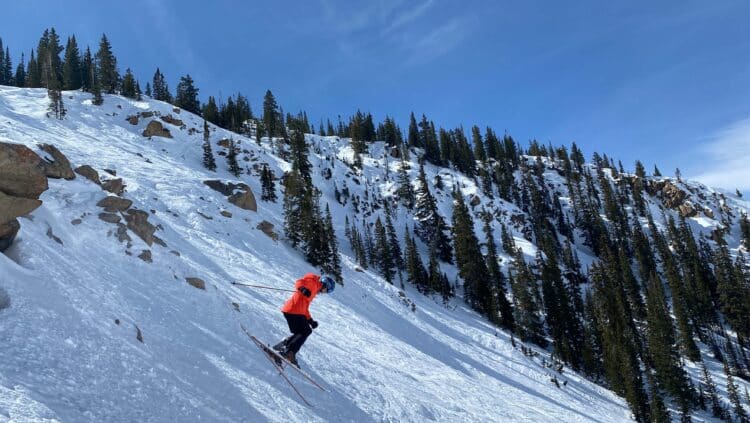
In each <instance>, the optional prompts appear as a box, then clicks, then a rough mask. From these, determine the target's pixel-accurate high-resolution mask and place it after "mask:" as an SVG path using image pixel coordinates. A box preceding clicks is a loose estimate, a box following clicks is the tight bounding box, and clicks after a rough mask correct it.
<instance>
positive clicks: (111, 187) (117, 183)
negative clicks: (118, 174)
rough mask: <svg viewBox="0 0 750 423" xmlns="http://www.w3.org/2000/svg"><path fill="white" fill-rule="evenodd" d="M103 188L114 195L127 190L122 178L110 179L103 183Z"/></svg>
mask: <svg viewBox="0 0 750 423" xmlns="http://www.w3.org/2000/svg"><path fill="white" fill-rule="evenodd" d="M102 189H103V190H105V191H109V192H111V193H112V194H114V195H122V193H123V192H125V184H123V183H122V178H117V179H110V180H108V181H104V182H103V183H102Z"/></svg>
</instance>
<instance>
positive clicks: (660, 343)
mask: <svg viewBox="0 0 750 423" xmlns="http://www.w3.org/2000/svg"><path fill="white" fill-rule="evenodd" d="M646 302H647V324H648V326H647V329H646V334H647V339H648V349H649V353H650V356H651V362H652V363H653V367H654V370H656V379H657V380H658V381H659V385H660V386H661V387H662V388H663V389H664V390H665V391H667V392H668V393H669V394H670V395H672V397H674V398H675V399H677V400H679V401H680V403H681V404H683V405H685V404H689V403H690V401H691V399H692V392H690V388H689V386H688V384H687V375H686V374H685V371H684V370H683V369H682V368H681V367H680V363H679V359H680V357H679V354H678V353H677V348H676V342H675V336H674V329H673V327H672V317H671V316H670V315H669V307H668V306H667V302H666V299H665V297H664V291H663V288H662V284H661V280H659V278H658V276H656V274H654V273H652V274H651V276H650V277H649V282H648V289H647V291H646Z"/></svg>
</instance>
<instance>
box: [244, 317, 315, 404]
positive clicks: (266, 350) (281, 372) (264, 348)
mask: <svg viewBox="0 0 750 423" xmlns="http://www.w3.org/2000/svg"><path fill="white" fill-rule="evenodd" d="M240 326H242V325H240ZM242 330H243V331H244V332H245V333H246V334H247V336H249V337H250V339H251V340H252V341H253V342H254V343H255V345H257V346H258V348H259V349H260V350H261V352H263V353H264V354H263V355H265V356H266V359H268V361H269V362H270V363H271V364H272V365H273V367H275V368H276V370H277V371H278V372H279V375H280V376H281V377H283V378H284V380H285V381H286V383H288V384H289V386H291V387H292V389H293V390H294V392H296V393H297V395H299V397H300V399H302V401H303V402H304V403H305V405H307V406H308V407H312V404H310V403H309V402H308V401H307V399H306V398H305V397H304V396H303V395H302V393H301V392H300V391H299V389H297V387H296V386H294V384H293V383H292V381H291V380H289V376H287V375H286V372H285V371H284V368H282V367H281V366H280V365H279V364H277V363H276V360H274V359H273V358H271V355H270V354H269V352H272V351H270V349H269V348H268V347H267V346H266V345H265V344H263V343H262V342H260V341H259V340H258V338H256V337H254V336H253V335H250V333H248V331H247V329H245V327H244V326H242Z"/></svg>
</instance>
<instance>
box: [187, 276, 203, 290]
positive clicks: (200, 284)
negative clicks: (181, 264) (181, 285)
mask: <svg viewBox="0 0 750 423" xmlns="http://www.w3.org/2000/svg"><path fill="white" fill-rule="evenodd" d="M185 280H186V281H187V283H189V284H190V285H192V286H194V287H196V288H198V289H204V290H205V289H206V282H204V281H203V279H201V278H185Z"/></svg>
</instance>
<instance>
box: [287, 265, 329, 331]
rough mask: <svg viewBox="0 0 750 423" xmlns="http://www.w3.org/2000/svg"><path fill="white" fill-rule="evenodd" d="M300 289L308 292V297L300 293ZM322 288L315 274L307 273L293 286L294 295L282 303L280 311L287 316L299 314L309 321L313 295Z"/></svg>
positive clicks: (318, 277)
mask: <svg viewBox="0 0 750 423" xmlns="http://www.w3.org/2000/svg"><path fill="white" fill-rule="evenodd" d="M300 288H306V289H307V290H308V291H310V296H309V297H306V296H305V295H304V294H302V292H301V291H300ZM322 288H323V283H321V282H320V276H319V275H316V274H315V273H308V274H306V275H305V276H303V277H302V278H300V279H297V282H295V284H294V291H295V292H294V294H292V296H291V297H289V299H288V300H287V301H286V302H285V303H284V305H283V306H282V307H281V311H283V312H284V313H287V314H301V315H304V316H305V317H306V318H307V320H311V319H312V316H310V310H309V308H310V303H311V302H312V300H313V298H315V295H317V294H318V292H319V291H320V290H321V289H322Z"/></svg>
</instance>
